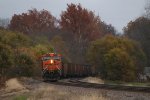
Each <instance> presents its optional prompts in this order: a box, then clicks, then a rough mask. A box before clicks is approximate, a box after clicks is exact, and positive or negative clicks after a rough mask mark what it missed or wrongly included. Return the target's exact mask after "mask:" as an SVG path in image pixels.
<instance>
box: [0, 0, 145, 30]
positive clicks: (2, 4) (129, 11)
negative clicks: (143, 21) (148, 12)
mask: <svg viewBox="0 0 150 100" xmlns="http://www.w3.org/2000/svg"><path fill="white" fill-rule="evenodd" d="M146 1H147V0H0V18H11V17H12V16H13V14H21V13H23V12H27V10H29V9H32V8H36V9H38V10H42V9H45V10H48V11H50V12H51V13H52V15H53V16H55V17H57V18H60V17H59V16H60V14H61V12H62V11H65V10H66V7H67V4H70V3H75V4H79V3H80V4H81V5H82V6H83V7H84V8H87V9H88V10H91V11H94V12H95V14H96V15H99V16H100V18H101V20H102V21H105V22H106V23H107V24H112V25H113V26H114V27H115V28H116V30H117V31H118V32H122V29H123V27H125V26H126V25H127V23H128V22H129V21H131V20H135V19H136V18H138V17H139V16H141V15H143V14H144V7H145V5H146Z"/></svg>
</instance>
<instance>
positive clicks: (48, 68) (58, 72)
mask: <svg viewBox="0 0 150 100" xmlns="http://www.w3.org/2000/svg"><path fill="white" fill-rule="evenodd" d="M41 59H42V76H43V79H44V80H58V79H60V78H61V77H63V78H67V77H83V76H89V75H91V74H92V71H91V66H90V65H85V64H73V63H63V62H62V57H61V55H59V54H56V53H48V54H44V55H43V56H42V57H41Z"/></svg>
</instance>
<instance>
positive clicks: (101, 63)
mask: <svg viewBox="0 0 150 100" xmlns="http://www.w3.org/2000/svg"><path fill="white" fill-rule="evenodd" d="M115 48H118V49H121V50H122V51H121V52H126V53H127V54H128V55H130V56H129V57H126V58H130V59H131V60H132V62H133V63H134V68H135V69H136V71H135V75H136V76H138V75H139V73H142V71H143V69H144V66H145V60H146V59H145V55H144V53H143V51H142V50H141V48H140V47H139V45H138V43H137V42H135V41H132V40H129V39H128V38H125V37H115V36H111V35H108V36H105V37H103V38H102V39H98V40H96V41H93V42H92V43H91V45H90V47H89V48H88V52H87V60H88V61H89V62H90V63H91V64H92V65H94V66H96V70H97V73H99V74H100V76H101V77H102V78H108V77H107V75H108V74H107V73H108V69H107V67H106V66H108V65H106V61H108V60H106V58H105V56H106V55H112V52H115V51H117V50H114V51H112V50H113V49H115ZM118 51H119V50H118ZM118 55H119V54H118ZM121 55H123V54H122V53H121V54H120V55H119V56H121ZM124 55H125V54H124ZM119 56H117V57H118V58H117V57H116V58H115V59H120V60H123V59H122V58H119ZM106 57H111V56H106ZM130 59H129V60H130ZM105 60H106V61H105ZM112 60H113V58H112ZM120 60H119V61H120ZM126 61H128V60H123V61H121V62H123V63H127V64H128V63H129V62H126ZM110 62H111V61H110ZM117 62H118V61H114V63H117ZM118 66H120V65H118ZM133 73H134V72H133ZM122 74H123V73H122Z"/></svg>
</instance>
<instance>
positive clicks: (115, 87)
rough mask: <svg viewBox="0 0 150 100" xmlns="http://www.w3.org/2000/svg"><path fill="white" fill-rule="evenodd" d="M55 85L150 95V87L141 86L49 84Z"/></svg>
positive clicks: (80, 83)
mask: <svg viewBox="0 0 150 100" xmlns="http://www.w3.org/2000/svg"><path fill="white" fill-rule="evenodd" d="M48 83H51V84H55V85H65V86H74V87H84V88H94V89H107V90H116V91H129V92H145V93H150V87H139V86H124V85H111V84H96V83H87V82H81V81H79V80H74V79H71V80H68V81H66V82H63V81H58V82H48Z"/></svg>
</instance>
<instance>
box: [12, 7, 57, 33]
mask: <svg viewBox="0 0 150 100" xmlns="http://www.w3.org/2000/svg"><path fill="white" fill-rule="evenodd" d="M55 26H56V18H55V17H54V16H52V15H51V13H50V12H48V11H47V10H41V11H37V10H36V9H32V10H28V12H27V13H22V14H18V15H17V14H14V15H13V17H12V19H11V21H10V25H9V28H10V29H11V30H13V31H19V32H23V33H25V34H35V33H36V34H49V33H50V32H51V34H52V30H54V29H55ZM51 34H49V35H51Z"/></svg>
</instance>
